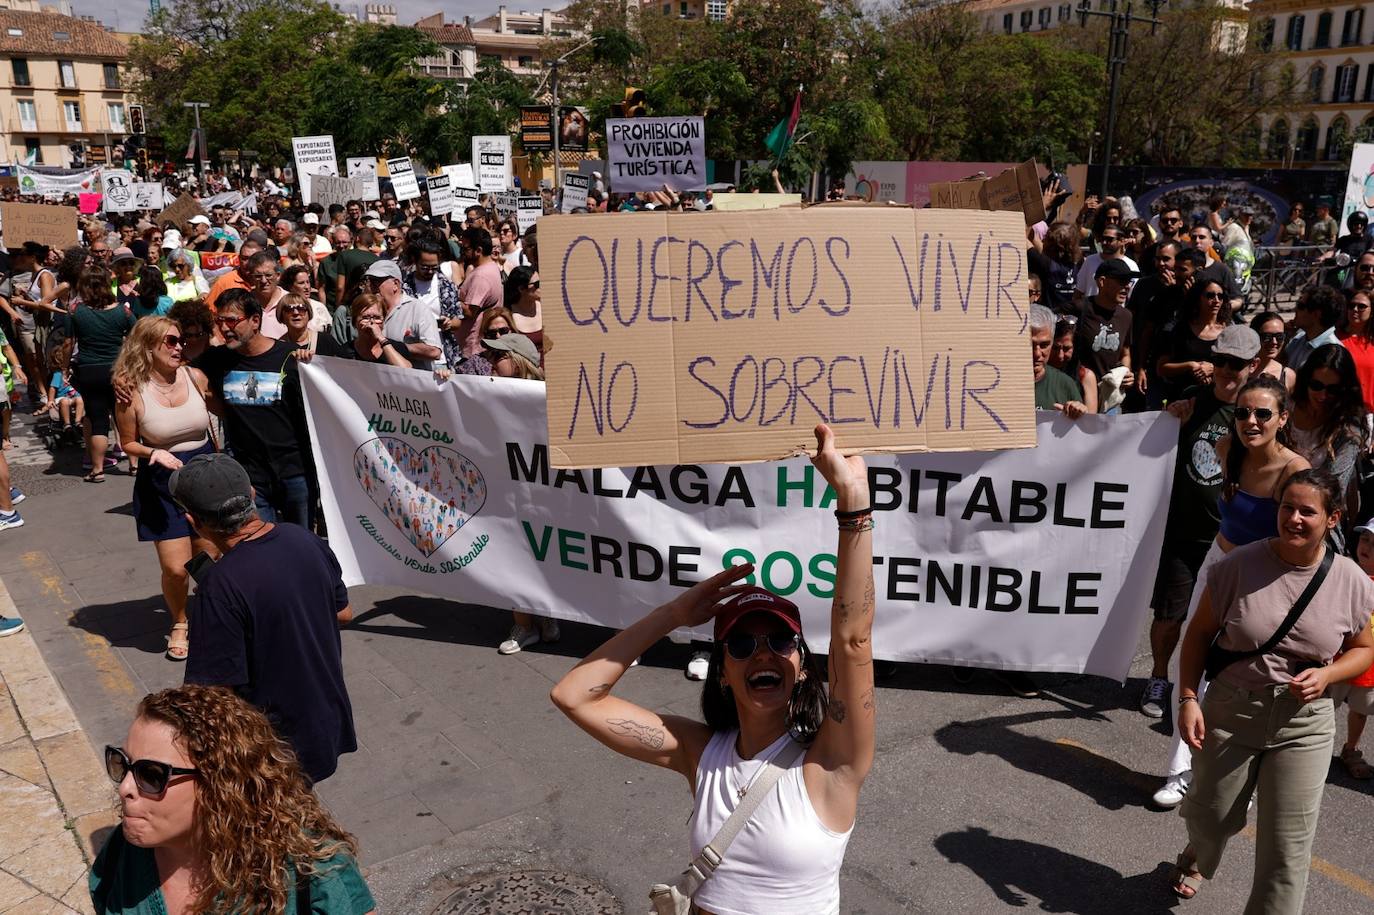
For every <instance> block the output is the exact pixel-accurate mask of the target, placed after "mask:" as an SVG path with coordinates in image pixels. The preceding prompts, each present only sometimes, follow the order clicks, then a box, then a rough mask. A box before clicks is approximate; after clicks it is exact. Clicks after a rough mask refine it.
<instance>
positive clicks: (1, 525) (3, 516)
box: [0, 512, 24, 531]
mask: <svg viewBox="0 0 1374 915" xmlns="http://www.w3.org/2000/svg"><path fill="white" fill-rule="evenodd" d="M23 526H24V519H23V518H21V517H19V512H0V531H4V530H9V529H10V528H12V527H23Z"/></svg>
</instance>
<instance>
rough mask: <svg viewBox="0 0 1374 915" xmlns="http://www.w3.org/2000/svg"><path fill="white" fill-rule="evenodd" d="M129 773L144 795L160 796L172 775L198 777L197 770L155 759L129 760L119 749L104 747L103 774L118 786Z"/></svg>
mask: <svg viewBox="0 0 1374 915" xmlns="http://www.w3.org/2000/svg"><path fill="white" fill-rule="evenodd" d="M130 772H132V773H133V776H134V784H135V785H137V786H138V790H139V791H142V792H143V793H144V794H162V793H163V792H165V791H166V790H167V783H168V782H169V781H171V780H172V776H174V775H198V774H199V773H200V770H199V769H183V768H181V767H180V766H174V765H172V764H171V763H165V762H158V761H157V760H155V759H130V758H129V755H128V754H127V753H125V752H124V751H123V750H122V749H120V748H119V747H111V746H106V747H105V773H106V774H107V775H109V776H110V781H112V782H114V783H115V784H116V785H118V784H119V783H120V782H122V781H124V776H125V775H128V774H129V773H130Z"/></svg>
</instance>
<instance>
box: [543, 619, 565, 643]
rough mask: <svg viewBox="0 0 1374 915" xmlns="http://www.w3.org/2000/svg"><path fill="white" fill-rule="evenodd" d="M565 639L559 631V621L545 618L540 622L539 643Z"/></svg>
mask: <svg viewBox="0 0 1374 915" xmlns="http://www.w3.org/2000/svg"><path fill="white" fill-rule="evenodd" d="M562 637H563V633H562V632H560V631H559V630H558V620H556V619H550V618H544V619H541V620H540V621H539V641H541V642H556V641H558V640H559V639H561V638H562Z"/></svg>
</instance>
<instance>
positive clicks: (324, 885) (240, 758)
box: [89, 686, 376, 915]
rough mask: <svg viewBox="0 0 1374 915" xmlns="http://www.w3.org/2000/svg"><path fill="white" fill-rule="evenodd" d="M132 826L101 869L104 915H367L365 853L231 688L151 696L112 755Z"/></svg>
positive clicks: (98, 893)
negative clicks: (362, 867) (361, 854)
mask: <svg viewBox="0 0 1374 915" xmlns="http://www.w3.org/2000/svg"><path fill="white" fill-rule="evenodd" d="M105 769H106V771H107V772H108V773H109V776H110V779H111V780H112V781H113V782H114V783H115V784H116V785H118V786H119V802H120V810H121V814H122V816H121V819H122V822H121V824H120V827H119V828H118V829H116V830H114V831H113V832H112V833H111V834H110V837H109V839H108V840H106V842H105V847H104V848H102V849H101V851H100V855H99V856H98V857H97V858H96V860H95V864H94V865H93V866H92V867H91V873H90V878H89V885H90V891H91V901H92V903H93V904H94V907H95V912H96V915H221V913H222V915H230V913H234V915H240V913H241V915H249V913H253V915H306V913H316V915H366V913H371V912H372V911H373V910H374V909H375V908H376V903H375V902H374V901H373V899H372V894H371V893H370V892H369V891H368V888H367V884H366V882H364V880H363V878H362V875H361V874H360V873H359V871H358V863H357V855H358V851H357V845H356V843H355V841H354V839H353V837H352V836H350V835H349V834H348V833H346V832H344V830H343V829H342V827H340V826H339V824H338V823H336V822H335V821H334V818H333V817H331V816H330V815H329V813H328V812H327V811H326V810H325V809H324V806H323V805H322V804H321V803H320V802H319V800H318V799H317V798H316V797H315V795H314V794H313V793H312V792H311V790H310V787H309V783H308V781H307V780H306V778H305V776H304V775H303V774H302V773H301V768H300V763H299V762H298V761H297V760H296V755H295V753H294V752H292V750H291V747H290V746H289V745H288V744H286V743H285V742H283V741H282V740H281V739H280V738H279V737H278V736H277V735H276V733H275V732H274V731H273V730H272V725H271V723H269V722H268V720H267V717H266V716H265V715H263V713H262V712H260V711H258V710H257V709H255V708H254V707H253V706H251V705H249V704H248V703H247V702H245V701H244V700H243V699H241V698H239V697H238V696H237V695H235V694H234V692H233V691H232V690H230V689H227V688H225V687H219V686H181V687H177V688H176V689H168V690H163V691H162V692H160V693H153V694H151V695H148V696H145V697H144V698H143V701H142V702H140V703H139V705H138V712H137V715H136V717H135V718H134V721H133V724H131V725H130V726H129V733H128V736H126V737H125V739H124V745H123V746H122V747H106V748H105Z"/></svg>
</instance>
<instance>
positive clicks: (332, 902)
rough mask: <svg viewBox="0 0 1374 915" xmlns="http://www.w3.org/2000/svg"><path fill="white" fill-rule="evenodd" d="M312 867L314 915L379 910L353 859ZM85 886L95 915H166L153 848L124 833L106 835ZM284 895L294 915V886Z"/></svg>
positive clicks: (355, 914)
mask: <svg viewBox="0 0 1374 915" xmlns="http://www.w3.org/2000/svg"><path fill="white" fill-rule="evenodd" d="M316 867H317V869H318V870H319V871H321V873H319V874H316V875H315V876H313V877H311V878H310V911H311V912H313V913H314V915H366V913H368V912H371V911H373V910H374V909H376V908H377V903H376V902H375V901H374V900H373V898H372V893H370V892H369V891H368V889H367V883H366V882H364V880H363V875H362V874H361V873H359V872H358V862H357V861H355V860H353V859H352V858H350V857H349V856H347V855H342V854H340V855H335V856H334V857H332V858H327V859H325V860H324V861H321V862H320V863H319V864H318V865H316ZM89 883H90V889H91V902H92V903H94V904H95V911H96V915H167V906H166V904H165V902H164V901H163V898H162V888H161V886H162V881H161V880H159V879H158V874H157V862H156V861H155V860H154V858H153V850H152V849H151V848H139V847H138V846H137V845H130V844H129V842H128V840H127V839H125V838H124V830H122V829H119V828H117V827H116V829H115V830H114V832H112V833H110V838H109V840H108V841H107V842H106V843H105V847H104V848H102V849H101V850H100V855H99V856H98V857H97V858H96V859H95V864H94V865H93V866H92V867H91V875H90V878H89ZM286 894H287V895H286V912H285V913H284V915H294V913H295V911H296V888H295V886H294V885H291V884H289V883H288V885H287V889H286ZM223 911H224V912H226V913H227V912H233V911H235V910H234V909H225V910H223Z"/></svg>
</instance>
